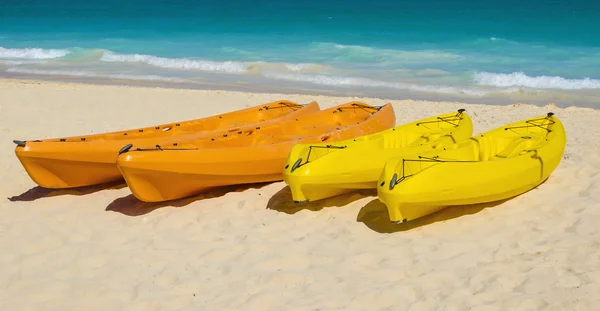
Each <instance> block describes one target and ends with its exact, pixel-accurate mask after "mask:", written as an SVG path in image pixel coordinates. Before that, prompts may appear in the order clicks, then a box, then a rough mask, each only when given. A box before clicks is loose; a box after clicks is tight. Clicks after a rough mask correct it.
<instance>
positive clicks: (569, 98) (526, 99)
mask: <svg viewBox="0 0 600 311" xmlns="http://www.w3.org/2000/svg"><path fill="white" fill-rule="evenodd" d="M0 80H23V81H38V82H50V83H52V82H55V83H75V84H86V85H114V86H130V87H154V88H165V89H185V90H211V91H224V92H245V93H260V94H265V93H266V94H272V93H277V94H284V95H306V96H333V97H363V98H386V99H388V100H417V101H439V102H446V101H449V102H463V103H468V104H486V105H494V106H503V105H510V104H532V105H535V106H545V105H548V104H554V105H556V106H558V107H561V108H568V107H581V108H592V109H596V110H598V109H600V106H598V101H597V97H596V96H594V95H584V94H568V93H565V92H567V91H568V90H561V91H560V92H558V91H557V92H556V94H554V93H552V92H551V91H548V90H541V91H544V92H548V93H547V94H546V93H544V95H543V96H540V95H539V94H536V93H537V92H538V91H536V90H526V89H521V91H520V92H519V93H511V94H509V95H506V94H503V95H505V96H503V95H501V94H496V95H485V96H482V97H473V96H468V95H462V96H460V95H456V94H441V93H434V92H425V91H415V90H390V89H377V88H375V89H368V88H367V89H366V90H365V89H364V88H353V89H352V90H349V91H344V90H335V89H329V90H328V89H318V88H312V89H311V88H299V87H287V86H284V85H279V86H274V85H271V86H264V85H259V84H256V83H254V84H252V83H247V82H239V83H235V82H225V81H220V82H214V83H209V82H202V83H200V82H198V83H187V82H169V81H152V80H146V81H143V80H131V79H125V78H123V79H115V78H103V77H76V76H73V77H68V76H53V75H36V74H14V73H6V72H5V73H0Z"/></svg>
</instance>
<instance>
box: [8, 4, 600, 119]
mask: <svg viewBox="0 0 600 311" xmlns="http://www.w3.org/2000/svg"><path fill="white" fill-rule="evenodd" d="M0 5H1V7H0V76H5V77H33V78H41V79H50V80H85V81H104V82H110V83H115V81H116V83H124V84H126V83H151V84H155V85H164V86H174V87H186V88H189V87H191V88H225V89H234V90H237V89H239V90H255V91H262V90H267V91H285V92H293V93H310V94H313V93H314V94H318V93H324V94H339V95H355V96H375V97H384V98H394V99H400V98H414V99H432V100H461V101H467V102H486V103H499V104H506V103H511V102H516V101H522V102H529V103H534V104H540V105H545V104H547V103H549V102H554V103H556V104H557V105H559V106H569V105H576V106H587V107H595V108H600V18H598V13H600V2H593V1H540V0H530V1H514V0H506V1H496V0H490V1H467V0H456V1H442V0H421V1H414V0H413V1H401V0H396V1H391V0H372V1H356V0H346V1H338V0H320V1H315V0H305V1H273V0H253V1H249V0H231V1H182V0H174V1H166V0H161V1H159V0H145V1H139V0H129V1H127V0H121V1H115V0H101V1H95V2H94V1H83V0H56V1H42V0H29V1H16V0H7V1H2V3H1V4H0Z"/></svg>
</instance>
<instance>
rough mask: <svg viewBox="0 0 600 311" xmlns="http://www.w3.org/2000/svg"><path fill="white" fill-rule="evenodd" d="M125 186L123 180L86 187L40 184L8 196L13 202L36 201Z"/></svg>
mask: <svg viewBox="0 0 600 311" xmlns="http://www.w3.org/2000/svg"><path fill="white" fill-rule="evenodd" d="M125 187H126V184H125V181H123V180H119V181H115V182H110V183H106V184H100V185H92V186H84V187H78V188H68V189H49V188H43V187H40V186H35V187H33V188H31V189H29V190H27V191H25V192H23V193H21V194H20V195H16V196H12V197H10V198H8V200H9V201H11V202H18V201H35V200H39V199H42V198H50V197H56V196H63V195H74V196H82V195H86V194H91V193H94V192H98V191H102V190H118V189H122V188H125Z"/></svg>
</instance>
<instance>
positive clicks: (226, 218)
mask: <svg viewBox="0 0 600 311" xmlns="http://www.w3.org/2000/svg"><path fill="white" fill-rule="evenodd" d="M278 99H288V100H291V101H295V102H297V103H308V102H310V101H313V100H314V101H316V102H317V103H318V104H319V106H320V107H321V108H326V107H331V106H333V105H337V104H341V103H343V102H345V101H351V100H357V101H364V102H365V103H367V104H371V105H381V104H384V103H388V102H391V103H392V105H393V106H394V111H395V113H396V124H402V123H405V122H411V121H414V120H417V119H420V118H425V117H430V116H432V115H437V114H440V113H447V112H451V111H455V110H457V109H461V108H464V109H466V112H467V113H468V114H469V115H470V116H471V119H472V121H473V134H476V133H480V132H484V131H487V130H490V129H492V128H496V127H498V126H502V125H504V124H507V123H510V122H514V121H517V120H521V119H524V118H530V117H536V116H539V115H544V114H546V113H547V112H550V111H551V112H554V113H555V116H557V117H558V118H559V119H560V120H561V122H562V123H563V125H564V126H565V129H566V132H567V146H566V149H565V153H564V156H563V159H562V161H561V163H560V164H559V166H558V168H557V169H556V170H555V171H554V172H553V173H552V174H551V175H550V177H549V178H548V179H547V180H546V181H545V182H544V183H542V184H541V185H540V186H539V187H537V188H535V189H533V190H531V191H529V192H527V193H524V194H522V195H520V196H517V197H514V198H511V199H509V200H506V201H502V202H493V203H489V204H478V205H472V206H459V207H453V208H447V209H444V210H442V211H440V212H437V213H435V214H432V215H429V216H426V217H423V218H421V219H418V220H415V221H411V222H407V223H405V224H401V225H392V224H391V223H390V222H389V218H388V217H387V211H386V209H385V207H384V206H382V204H381V203H379V201H378V200H377V196H376V193H375V194H374V193H373V191H358V192H355V193H351V194H347V195H341V196H338V197H334V198H329V199H326V200H323V201H320V202H311V203H309V204H304V205H302V204H301V205H298V204H294V203H293V202H292V199H291V194H290V192H289V188H287V187H286V185H285V183H283V182H273V183H266V184H257V185H244V186H235V187H226V188H223V189H219V190H215V191H212V192H209V193H205V194H201V195H198V196H194V197H190V198H186V199H179V200H175V201H170V202H163V203H160V204H152V203H143V202H140V201H138V200H137V199H135V197H133V195H132V194H131V192H130V191H129V189H128V188H127V185H126V184H125V183H123V182H120V183H114V184H109V185H99V186H92V187H85V188H81V189H65V190H49V189H43V188H40V187H37V186H36V185H35V183H34V182H33V181H31V179H30V178H29V176H28V175H27V173H26V172H25V171H24V169H23V167H22V166H21V165H20V163H19V161H18V159H17V158H16V156H15V154H14V144H12V142H11V141H12V140H13V139H24V140H28V139H38V138H49V137H63V136H69V135H78V134H88V133H100V132H107V131H113V130H122V129H128V128H134V127H141V126H150V125H156V124H160V123H162V122H173V121H177V120H189V119H195V118H201V117H204V116H209V115H213V114H217V113H222V112H227V111H232V110H237V109H241V108H244V107H247V106H252V105H257V104H261V103H266V102H270V101H273V100H278ZM599 118H600V110H598V109H593V108H583V107H573V106H571V107H567V108H561V107H558V106H557V105H554V104H547V105H544V106H536V105H533V104H507V105H488V104H469V103H463V102H458V101H456V102H449V101H443V102H442V101H440V102H434V101H419V100H413V99H405V100H388V99H383V98H369V97H333V96H327V95H315V96H312V95H302V94H290V95H286V94H281V93H279V92H274V93H260V92H257V91H254V92H239V91H237V92H233V91H224V90H190V89H176V88H159V87H153V86H122V85H100V84H98V85H96V84H87V83H63V82H56V81H52V82H49V81H35V80H23V79H3V78H0V140H1V141H3V142H4V143H5V148H3V149H2V150H0V170H2V171H1V174H0V197H3V198H6V199H3V200H1V201H0V248H1V249H4V250H8V251H5V252H1V253H0V264H1V265H0V287H1V288H2V291H0V309H2V310H8V311H12V310H15V311H16V310H19V311H20V310H56V309H61V310H66V309H77V310H114V309H117V310H128V311H137V310H144V311H147V310H171V309H180V310H193V309H198V308H201V309H202V308H204V309H206V308H207V306H209V307H208V309H211V310H240V309H243V310H282V309H285V310H292V311H295V310H298V311H300V310H316V309H320V310H338V309H343V310H394V309H396V308H397V307H398V306H399V305H402V306H403V308H405V309H407V310H423V309H426V310H444V309H449V308H450V309H456V310H532V309H533V310H538V309H552V310H595V309H598V307H599V306H600V298H599V297H598V296H597V295H594V293H597V292H600V268H599V267H600V243H599V242H598V241H600V228H599V227H598V225H597V224H598V222H599V221H600V154H599V153H598V148H600V131H598V130H597V128H598V126H597V120H598V119H599Z"/></svg>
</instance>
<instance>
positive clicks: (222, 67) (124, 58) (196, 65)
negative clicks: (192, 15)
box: [100, 51, 248, 74]
mask: <svg viewBox="0 0 600 311" xmlns="http://www.w3.org/2000/svg"><path fill="white" fill-rule="evenodd" d="M100 60H101V61H105V62H140V63H145V64H148V65H151V66H156V67H162V68H175V69H193V70H201V71H211V72H221V73H232V74H239V73H245V72H246V71H247V69H248V68H247V65H246V64H245V63H242V62H232V61H226V62H215V61H208V60H193V59H188V58H164V57H158V56H153V55H144V54H117V53H114V52H110V51H105V52H104V55H102V57H101V58H100Z"/></svg>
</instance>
